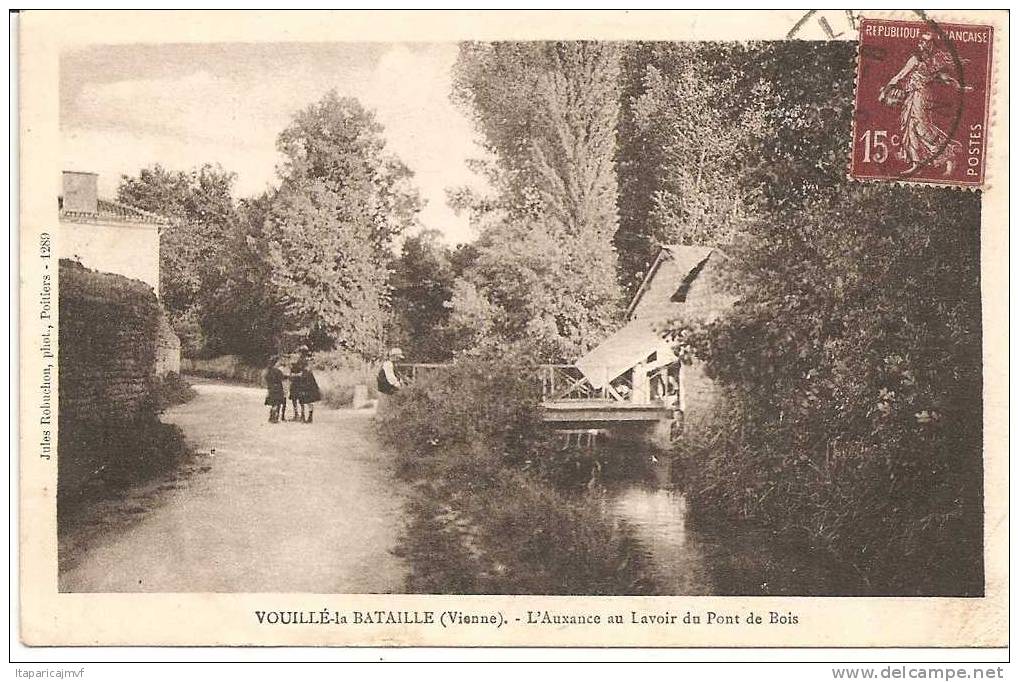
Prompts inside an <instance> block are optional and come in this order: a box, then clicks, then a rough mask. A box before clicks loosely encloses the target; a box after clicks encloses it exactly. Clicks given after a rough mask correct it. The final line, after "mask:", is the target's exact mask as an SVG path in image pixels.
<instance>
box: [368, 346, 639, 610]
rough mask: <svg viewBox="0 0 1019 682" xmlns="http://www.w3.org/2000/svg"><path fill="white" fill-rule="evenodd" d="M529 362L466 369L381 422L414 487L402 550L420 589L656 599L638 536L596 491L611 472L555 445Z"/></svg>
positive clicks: (410, 397)
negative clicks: (494, 386) (541, 414)
mask: <svg viewBox="0 0 1019 682" xmlns="http://www.w3.org/2000/svg"><path fill="white" fill-rule="evenodd" d="M526 363H527V359H526V358H522V359H520V361H519V364H520V365H521V366H520V367H517V366H516V364H517V361H516V360H514V359H513V358H502V359H499V360H490V361H484V360H472V361H462V362H457V363H455V364H454V365H452V366H451V367H450V369H449V371H447V372H443V373H441V375H436V376H434V377H429V378H427V379H424V380H422V381H420V382H418V383H417V384H415V385H414V386H412V387H410V388H407V389H404V390H403V391H401V392H400V393H399V394H397V395H396V396H395V397H394V399H393V401H392V405H391V407H390V410H391V411H390V412H389V413H387V415H386V418H385V419H383V420H382V421H381V424H380V435H381V438H382V439H383V442H385V443H386V444H387V445H388V446H389V447H391V448H393V449H395V450H396V453H397V466H398V471H399V472H400V475H401V477H402V478H403V479H404V480H407V481H409V482H411V483H412V484H413V486H414V494H413V496H412V497H411V499H410V501H409V503H408V507H407V515H408V522H407V527H406V529H405V531H404V533H403V536H402V542H401V547H402V550H401V552H402V555H403V556H404V557H406V559H407V561H408V564H409V567H410V574H409V576H408V584H407V589H408V591H410V592H432V593H446V594H449V593H454V594H458V593H459V594H587V595H608V594H653V593H655V592H656V590H657V587H656V585H655V584H654V581H653V579H652V577H651V574H650V572H649V571H648V566H647V563H646V557H645V555H644V554H643V553H642V552H641V551H640V550H639V548H638V547H637V545H636V543H635V541H634V537H633V534H632V532H631V529H630V528H628V526H627V524H626V523H625V522H624V521H623V520H621V519H619V518H618V517H616V516H614V515H613V514H611V513H610V512H609V510H607V509H606V508H605V507H604V505H602V504H601V503H600V498H599V497H598V496H597V495H595V494H592V493H591V491H592V490H595V489H596V488H597V487H598V486H599V485H600V484H599V476H600V474H599V472H600V471H603V470H604V469H606V468H607V464H608V463H607V462H606V463H605V464H603V463H602V462H600V461H599V460H598V458H597V456H596V455H593V454H592V453H589V452H583V451H578V450H563V449H561V448H558V447H556V446H555V445H554V443H553V440H552V439H551V437H550V434H549V433H548V432H547V431H546V430H545V428H544V427H543V425H542V424H541V421H540V417H539V414H538V411H537V410H538V408H537V401H536V400H535V399H534V396H532V395H531V393H532V391H533V388H534V387H533V386H531V384H530V382H529V380H528V378H527V377H528V376H529V374H528V373H527V372H526V371H524V369H523V368H524V366H525V365H526ZM493 377H500V384H499V387H500V390H499V393H498V395H494V394H492V392H491V390H490V389H491V385H492V378H493Z"/></svg>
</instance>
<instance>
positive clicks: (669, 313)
mask: <svg viewBox="0 0 1019 682" xmlns="http://www.w3.org/2000/svg"><path fill="white" fill-rule="evenodd" d="M722 258H724V255H723V254H722V253H721V252H720V251H718V250H717V249H714V248H712V247H701V246H664V247H662V248H661V250H660V252H659V254H658V256H657V258H656V259H655V262H654V263H653V264H652V266H651V268H650V269H649V270H648V273H647V275H646V276H645V277H644V280H643V282H641V285H640V287H639V288H638V289H637V293H636V294H635V295H634V297H633V300H632V301H631V302H630V305H629V306H628V308H627V311H626V323H625V324H624V325H623V327H622V328H621V329H619V330H618V331H617V332H615V333H614V334H612V335H610V336H609V337H608V338H606V339H605V340H603V341H602V343H600V344H599V345H598V346H596V347H595V348H594V349H592V350H591V351H590V352H589V353H587V354H586V355H584V356H583V357H581V358H580V359H578V360H577V362H576V363H574V364H558V365H539V366H537V367H536V368H535V371H536V379H537V380H538V381H540V383H541V408H542V416H543V419H544V421H545V422H546V423H548V424H549V425H550V426H551V427H553V428H555V429H556V430H557V431H561V432H562V433H565V434H572V435H576V436H577V437H578V439H579V438H581V437H583V436H590V435H591V434H593V433H594V432H599V431H612V430H614V431H625V432H627V433H628V434H630V435H637V436H640V437H646V438H647V439H648V440H651V441H652V442H655V443H658V444H665V443H667V442H669V441H671V440H673V439H675V437H676V436H677V435H678V434H679V433H681V432H682V430H683V429H684V428H685V427H686V426H687V425H689V424H690V423H691V417H695V418H696V417H697V416H698V414H704V413H706V412H707V411H708V410H709V409H710V408H711V406H712V404H713V402H714V393H715V387H714V384H713V383H712V382H711V381H710V379H708V378H707V377H706V376H705V375H704V372H703V369H702V368H701V366H700V365H699V363H697V362H693V363H689V364H685V365H684V364H682V363H681V362H680V359H679V358H678V357H676V355H675V354H674V352H673V344H672V343H671V342H669V341H667V340H666V339H665V338H664V337H663V331H662V330H663V328H664V327H665V326H666V324H667V323H669V322H670V321H674V320H683V319H694V318H696V319H699V320H709V319H711V318H713V317H715V316H717V315H718V314H720V313H721V312H723V311H724V310H725V309H727V308H728V307H730V306H731V304H732V298H731V296H729V295H727V294H725V293H724V292H723V289H722V288H721V287H720V286H718V285H717V284H716V283H715V282H714V268H713V265H714V264H715V263H717V262H718V261H720V260H721V259H722ZM442 367H444V365H426V364H416V365H411V364H406V365H401V366H399V368H400V370H401V375H402V376H406V377H407V378H408V379H409V380H410V381H414V380H416V379H417V378H419V377H420V376H422V375H424V374H427V373H429V372H434V371H436V370H440V369H441V368H442Z"/></svg>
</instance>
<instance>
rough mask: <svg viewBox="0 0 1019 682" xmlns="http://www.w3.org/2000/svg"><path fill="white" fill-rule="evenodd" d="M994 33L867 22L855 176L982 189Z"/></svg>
mask: <svg viewBox="0 0 1019 682" xmlns="http://www.w3.org/2000/svg"><path fill="white" fill-rule="evenodd" d="M992 40H993V28H992V27H990V26H978V25H972V24H942V23H936V22H934V21H892V20H884V19H863V20H862V21H861V22H860V47H859V61H858V66H857V79H856V102H855V109H854V112H853V142H852V157H851V165H850V176H851V177H852V178H854V179H858V180H893V181H906V182H921V183H931V184H943V185H955V186H966V187H980V186H982V185H983V182H984V169H985V165H986V149H987V125H988V121H987V116H988V108H989V107H988V101H989V97H990V89H991V87H990V82H991V81H990V75H991V46H992Z"/></svg>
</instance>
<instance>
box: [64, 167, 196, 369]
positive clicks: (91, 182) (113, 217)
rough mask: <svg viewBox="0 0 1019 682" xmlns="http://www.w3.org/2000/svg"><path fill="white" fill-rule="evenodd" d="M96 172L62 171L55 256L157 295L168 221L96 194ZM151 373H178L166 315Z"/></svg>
mask: <svg viewBox="0 0 1019 682" xmlns="http://www.w3.org/2000/svg"><path fill="white" fill-rule="evenodd" d="M98 181H99V176H98V175H97V174H96V173H84V172H77V171H64V172H63V190H62V193H61V194H60V196H59V197H58V200H57V206H58V210H59V229H58V231H57V235H56V251H57V255H58V256H59V258H61V259H64V260H68V261H72V262H75V263H78V264H80V265H82V266H83V267H85V268H86V269H89V270H93V271H95V272H97V273H111V274H115V275H123V276H124V277H127V278H129V279H133V280H138V281H139V282H143V283H144V284H146V285H148V287H150V288H151V289H152V291H153V293H154V294H155V295H156V297H157V298H158V296H159V238H160V232H161V231H162V229H163V228H165V226H166V225H168V224H169V221H168V220H167V219H166V218H164V217H163V216H160V215H156V214H154V213H149V212H148V211H142V210H141V209H137V208H134V207H132V206H125V205H124V204H121V203H118V202H116V201H111V200H109V199H102V198H100V197H99V194H98ZM158 324H159V326H158V334H157V341H156V343H157V348H156V366H155V373H156V375H159V376H161V375H163V374H166V373H167V372H170V371H174V372H179V371H180V340H179V339H178V338H177V336H176V334H174V332H173V329H172V328H171V327H170V324H169V321H168V320H167V319H166V315H165V314H162V315H160V316H159V320H158Z"/></svg>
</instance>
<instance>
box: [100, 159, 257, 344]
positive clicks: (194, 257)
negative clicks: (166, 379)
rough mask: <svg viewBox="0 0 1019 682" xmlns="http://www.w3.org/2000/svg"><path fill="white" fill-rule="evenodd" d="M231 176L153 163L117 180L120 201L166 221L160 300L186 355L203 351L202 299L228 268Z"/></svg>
mask: <svg viewBox="0 0 1019 682" xmlns="http://www.w3.org/2000/svg"><path fill="white" fill-rule="evenodd" d="M235 177H236V176H235V174H234V173H231V172H228V171H226V170H224V169H223V168H221V167H220V166H217V165H211V164H205V165H203V166H202V167H201V168H198V169H195V170H192V171H190V172H182V171H176V172H174V171H170V170H167V169H165V168H163V167H162V166H160V165H159V164H156V165H154V166H152V167H151V168H143V169H142V170H141V171H140V172H139V174H138V175H137V176H136V177H131V176H127V175H125V176H122V178H121V182H120V186H119V188H118V190H117V198H118V200H119V201H120V202H121V203H124V204H127V205H130V206H135V207H137V208H140V209H143V210H146V211H152V212H154V213H158V214H160V215H163V216H166V217H167V218H169V219H170V224H169V225H168V226H167V227H165V228H164V229H163V231H162V233H161V234H160V251H159V257H160V262H159V290H160V298H161V299H162V302H163V306H164V307H165V308H166V310H167V313H168V314H169V317H170V320H171V323H172V324H173V326H174V328H175V330H176V331H177V333H178V335H179V336H180V337H181V340H182V343H183V345H184V349H185V352H186V353H188V354H194V353H196V352H201V351H204V350H205V345H206V338H205V333H204V330H203V328H202V318H203V317H204V315H205V314H206V313H207V312H208V311H209V310H210V308H209V306H207V305H206V302H207V299H206V296H207V294H208V293H209V292H211V291H214V290H215V289H217V288H218V287H219V286H220V285H221V284H222V281H223V279H224V277H225V275H226V273H227V272H228V271H229V268H230V266H229V264H228V261H229V258H230V255H231V250H230V248H229V244H230V243H231V242H232V240H233V230H234V229H235V228H236V224H237V215H236V209H235V207H234V200H233V197H232V191H233V183H234V180H235Z"/></svg>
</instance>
